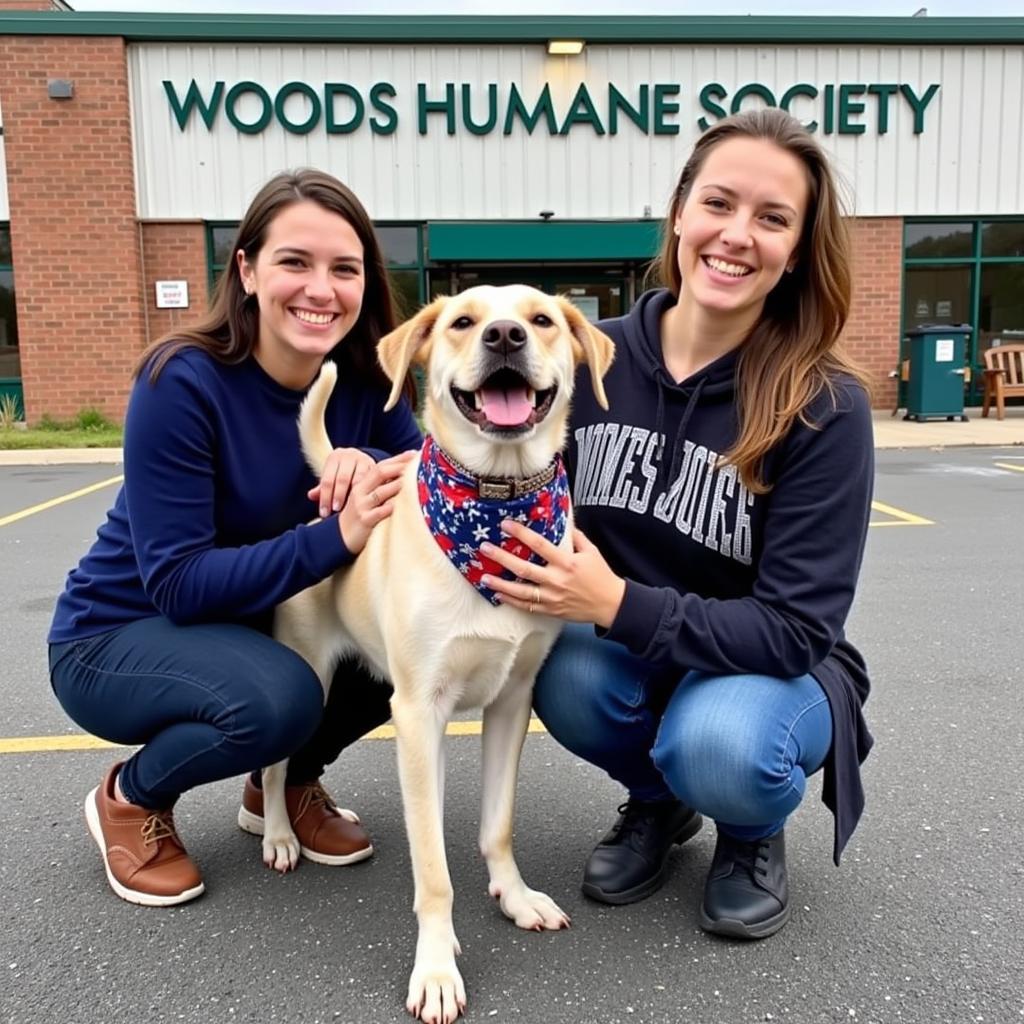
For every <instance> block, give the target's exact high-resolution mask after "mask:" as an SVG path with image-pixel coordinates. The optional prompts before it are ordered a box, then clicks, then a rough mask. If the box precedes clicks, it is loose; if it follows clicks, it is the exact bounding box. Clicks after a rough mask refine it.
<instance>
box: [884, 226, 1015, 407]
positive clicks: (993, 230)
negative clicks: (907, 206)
mask: <svg viewBox="0 0 1024 1024" xmlns="http://www.w3.org/2000/svg"><path fill="white" fill-rule="evenodd" d="M903 253H904V266H903V329H904V330H907V329H909V328H911V327H921V326H924V325H925V324H958V323H966V324H970V326H971V328H972V333H971V340H970V344H969V346H968V363H969V364H970V365H971V366H972V367H973V368H974V374H973V382H972V385H971V388H970V390H969V391H968V395H967V398H968V400H970V401H973V402H975V403H977V402H979V401H980V397H979V396H980V384H979V382H980V380H981V372H980V371H981V367H982V362H983V360H982V356H981V354H982V352H984V351H985V350H986V349H987V348H989V347H991V346H992V345H994V344H999V343H1000V342H1004V343H1005V342H1009V341H1021V340H1024V218H1020V217H1015V218H1010V217H1004V218H999V219H996V218H992V219H987V220H977V221H974V220H949V221H908V222H906V223H905V224H904V229H903Z"/></svg>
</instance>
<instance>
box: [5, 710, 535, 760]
mask: <svg viewBox="0 0 1024 1024" xmlns="http://www.w3.org/2000/svg"><path fill="white" fill-rule="evenodd" d="M482 728H483V723H482V722H449V723H448V729H447V730H446V731H447V734H448V735H449V736H479V735H480V731H481V729H482ZM529 731H530V732H547V730H546V729H545V728H544V726H543V725H542V724H541V723H540V722H539V721H538V720H537V719H536V718H531V719H530V726H529ZM394 738H395V727H394V726H393V725H382V726H380V728H378V729H374V730H373V731H372V732H368V733H367V734H366V735H365V736H364V737H363V739H364V740H393V739H394ZM119 746H120V744H117V743H108V742H107V741H106V740H101V739H100V738H99V737H98V736H90V735H89V734H88V733H76V734H74V735H71V736H12V737H9V738H7V739H2V738H0V754H39V753H51V752H53V751H58V750H109V749H114V748H118V747H119Z"/></svg>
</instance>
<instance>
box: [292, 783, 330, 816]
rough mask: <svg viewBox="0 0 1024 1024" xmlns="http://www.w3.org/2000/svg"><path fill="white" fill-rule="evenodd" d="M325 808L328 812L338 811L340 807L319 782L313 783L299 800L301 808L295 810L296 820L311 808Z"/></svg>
mask: <svg viewBox="0 0 1024 1024" xmlns="http://www.w3.org/2000/svg"><path fill="white" fill-rule="evenodd" d="M318 806H323V807H326V808H327V809H328V810H331V811H337V810H338V805H337V804H336V803H335V802H334V798H333V797H332V796H331V794H330V793H328V792H327V790H326V789H324V787H323V786H322V785H321V784H320V783H319V782H311V783H310V784H309V785H308V786H306V788H305V791H304V792H303V794H302V796H301V797H300V798H299V806H298V807H297V808H296V809H295V817H296V819H299V818H301V817H302V816H303V815H304V814H305V813H306V811H308V810H309V809H310V808H311V807H318Z"/></svg>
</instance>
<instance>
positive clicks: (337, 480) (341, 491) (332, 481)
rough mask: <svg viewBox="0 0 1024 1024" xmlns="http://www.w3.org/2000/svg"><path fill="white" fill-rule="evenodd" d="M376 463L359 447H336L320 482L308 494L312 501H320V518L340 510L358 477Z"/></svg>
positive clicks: (325, 465) (328, 458)
mask: <svg viewBox="0 0 1024 1024" xmlns="http://www.w3.org/2000/svg"><path fill="white" fill-rule="evenodd" d="M375 465H376V463H375V462H374V461H373V457H372V456H370V455H367V454H366V452H363V451H360V450H359V449H358V448H335V449H334V451H333V452H331V454H330V455H328V456H327V461H326V462H325V463H324V470H323V472H322V473H321V474H320V483H318V484H317V485H316V487H314V488H312V489H311V490H310V491H309V494H308V497H309V500H310V501H315V502H318V503H319V505H320V518H321V519H326V518H327V516H329V515H330V514H331V513H332V512H340V511H341V510H342V509H343V508H344V507H345V502H346V500H347V499H348V492H349V490H350V489H351V487H352V484H353V483H354V482H355V480H356V478H357V477H359V476H362V474H363V473H366V472H367V471H369V470H370V469H372V468H373V467H374V466H375Z"/></svg>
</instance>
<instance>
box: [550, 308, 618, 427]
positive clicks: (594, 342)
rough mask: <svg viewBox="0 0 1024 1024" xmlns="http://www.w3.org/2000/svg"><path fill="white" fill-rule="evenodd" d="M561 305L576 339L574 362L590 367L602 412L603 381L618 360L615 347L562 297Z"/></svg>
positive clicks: (605, 404) (605, 400)
mask: <svg viewBox="0 0 1024 1024" xmlns="http://www.w3.org/2000/svg"><path fill="white" fill-rule="evenodd" d="M557 299H558V305H559V307H560V308H561V310H562V314H563V316H564V317H565V319H566V321H567V322H568V324H569V330H570V331H572V336H573V353H572V354H573V358H574V359H575V360H576V362H577V363H586V364H587V366H589V367H590V383H591V386H592V387H593V389H594V397H595V398H596V399H597V404H598V405H599V406H601V408H602V409H607V408H608V396H607V395H606V394H605V393H604V383H603V382H602V380H601V378H602V377H604V375H605V374H606V373H607V372H608V367H609V366H611V365H612V360H613V359H614V358H615V344H614V342H613V341H612V339H611V338H609V337H608V335H607V334H605V333H604V331H599V330H598V329H597V328H596V327H594V325H593V324H592V323H591V322H590V321H589V320H588V319H587V318H586V317H585V316H584V315H583V314H582V313H581V312H580V311H579V309H578V308H577V307H576V306H575V305H573V303H572V302H570V301H569V299H567V298H565V297H564V296H562V295H559V296H557Z"/></svg>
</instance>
